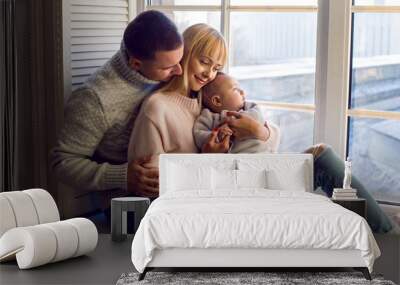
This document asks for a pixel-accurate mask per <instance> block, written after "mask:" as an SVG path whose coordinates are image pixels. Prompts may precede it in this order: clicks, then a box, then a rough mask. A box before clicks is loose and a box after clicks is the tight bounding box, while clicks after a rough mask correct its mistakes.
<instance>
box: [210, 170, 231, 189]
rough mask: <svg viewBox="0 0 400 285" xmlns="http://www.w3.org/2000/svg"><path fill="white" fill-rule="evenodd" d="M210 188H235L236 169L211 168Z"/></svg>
mask: <svg viewBox="0 0 400 285" xmlns="http://www.w3.org/2000/svg"><path fill="white" fill-rule="evenodd" d="M212 173H213V175H212V188H213V189H214V190H217V191H218V190H222V189H224V190H230V191H234V190H236V188H237V187H236V185H237V182H236V181H237V180H236V170H233V169H216V168H212Z"/></svg>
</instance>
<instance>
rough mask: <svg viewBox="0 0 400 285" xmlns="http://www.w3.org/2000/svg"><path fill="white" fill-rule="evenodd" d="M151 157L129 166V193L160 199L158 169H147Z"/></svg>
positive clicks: (135, 161)
mask: <svg viewBox="0 0 400 285" xmlns="http://www.w3.org/2000/svg"><path fill="white" fill-rule="evenodd" d="M150 161H151V156H148V157H143V158H141V159H137V160H134V161H132V162H131V163H129V164H128V192H129V193H132V194H135V195H138V196H142V197H152V198H153V197H158V194H159V190H158V167H151V168H150V167H146V166H145V165H146V163H148V162H150Z"/></svg>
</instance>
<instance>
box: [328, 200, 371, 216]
mask: <svg viewBox="0 0 400 285" xmlns="http://www.w3.org/2000/svg"><path fill="white" fill-rule="evenodd" d="M331 201H332V202H334V203H336V204H339V205H340V206H342V207H344V208H346V209H349V210H350V211H353V212H354V213H357V214H359V215H360V216H361V217H363V218H366V217H367V201H366V200H365V199H363V198H357V199H347V200H346V199H332V198H331Z"/></svg>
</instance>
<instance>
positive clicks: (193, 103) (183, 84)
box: [128, 24, 276, 167]
mask: <svg viewBox="0 0 400 285" xmlns="http://www.w3.org/2000/svg"><path fill="white" fill-rule="evenodd" d="M183 40H184V53H183V58H182V60H181V62H180V63H181V66H182V75H179V76H175V77H174V78H173V79H172V80H171V81H170V82H169V83H168V84H167V85H166V86H164V87H163V88H161V89H160V90H158V91H157V92H156V93H154V94H152V95H151V96H150V97H149V98H147V99H146V100H145V101H144V103H143V105H142V107H141V109H140V113H139V115H138V117H137V119H136V121H135V126H134V129H133V131H132V134H131V138H130V142H129V148H128V161H131V160H133V159H137V158H140V157H144V156H150V155H152V156H153V158H152V159H151V161H150V163H149V166H152V167H158V155H159V154H161V153H196V152H199V151H200V150H199V149H198V148H197V147H196V144H195V142H194V138H193V130H192V129H193V125H194V122H195V120H196V118H197V117H198V116H199V115H200V112H201V96H197V93H198V91H200V89H201V88H202V87H203V86H204V85H206V84H207V83H208V82H210V81H212V80H213V79H214V78H215V77H216V75H217V72H218V71H220V70H222V68H223V67H224V65H225V62H226V59H227V53H228V52H227V48H226V44H225V41H224V38H223V37H222V35H221V34H220V33H219V32H218V31H216V30H215V29H213V28H212V27H210V26H208V25H206V24H196V25H193V26H191V27H189V28H188V29H186V30H185V32H184V33H183ZM193 94H194V96H193ZM231 124H232V127H233V128H236V132H235V136H236V137H238V136H239V137H240V136H242V137H243V138H244V137H253V138H257V139H262V140H267V139H268V140H269V139H274V138H275V137H276V136H275V134H273V133H270V132H269V130H268V129H267V128H266V127H264V126H263V125H262V124H260V123H259V122H257V121H256V120H254V119H252V118H250V117H249V118H243V117H240V118H238V120H237V121H235V120H232V122H231ZM235 124H236V125H235ZM216 136H217V132H216V131H214V132H213V133H212V135H211V136H210V138H209V140H208V141H207V142H206V144H205V145H204V147H203V149H202V150H201V151H202V152H227V151H228V148H229V137H227V138H228V139H227V140H225V141H222V142H218V141H217V140H216Z"/></svg>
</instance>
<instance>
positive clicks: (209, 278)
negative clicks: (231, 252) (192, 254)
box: [117, 272, 395, 285]
mask: <svg viewBox="0 0 400 285" xmlns="http://www.w3.org/2000/svg"><path fill="white" fill-rule="evenodd" d="M138 276H139V273H127V274H122V275H121V277H120V278H119V279H118V281H117V285H133V284H140V285H145V284H157V285H163V284H172V285H177V284H179V285H184V284H213V285H217V284H223V285H232V284H240V285H242V284H268V285H269V284H271V285H272V284H273V285H276V284H284V285H289V284H290V285H291V284H321V285H322V284H328V285H333V284H335V285H336V284H337V285H339V284H340V285H345V284H379V285H395V283H393V282H392V281H388V280H384V279H383V277H382V276H379V275H378V276H377V275H372V278H373V279H372V281H368V280H366V279H365V278H364V276H363V275H362V273H360V272H148V273H147V274H146V277H145V279H144V280H142V281H138Z"/></svg>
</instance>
